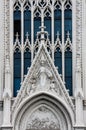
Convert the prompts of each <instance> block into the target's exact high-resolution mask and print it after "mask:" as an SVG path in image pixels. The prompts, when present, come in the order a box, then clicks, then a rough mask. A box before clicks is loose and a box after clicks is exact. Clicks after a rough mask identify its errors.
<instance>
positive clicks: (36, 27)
mask: <svg viewBox="0 0 86 130" xmlns="http://www.w3.org/2000/svg"><path fill="white" fill-rule="evenodd" d="M40 26H41V18H40V17H39V16H38V15H37V16H36V17H35V18H34V40H36V38H37V32H39V31H40Z"/></svg>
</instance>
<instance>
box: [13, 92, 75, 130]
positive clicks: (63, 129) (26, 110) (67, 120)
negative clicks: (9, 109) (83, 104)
mask: <svg viewBox="0 0 86 130" xmlns="http://www.w3.org/2000/svg"><path fill="white" fill-rule="evenodd" d="M44 106H45V108H46V109H48V110H49V111H50V112H51V113H53V115H55V116H56V119H57V121H58V122H59V123H58V124H59V128H60V130H72V129H73V128H72V126H73V125H74V117H73V113H71V110H70V109H69V108H68V106H66V105H65V103H64V102H63V101H62V100H60V99H59V98H57V97H55V96H54V95H52V94H49V93H45V92H41V93H38V94H34V95H33V96H31V97H29V98H27V99H25V100H24V101H22V103H21V104H20V105H19V107H18V108H17V111H16V112H14V113H15V114H14V115H15V116H14V117H13V119H14V120H13V126H14V130H20V129H21V130H22V129H23V130H26V124H27V121H28V120H29V119H31V114H32V115H33V113H34V112H35V111H36V110H37V111H38V109H40V107H44ZM25 122H26V124H25ZM58 130H59V129H58Z"/></svg>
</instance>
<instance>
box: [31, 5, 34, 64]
mask: <svg viewBox="0 0 86 130" xmlns="http://www.w3.org/2000/svg"><path fill="white" fill-rule="evenodd" d="M33 11H34V10H33V6H31V63H32V61H33V57H34V48H33V47H34V15H33Z"/></svg>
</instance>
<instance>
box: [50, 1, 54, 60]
mask: <svg viewBox="0 0 86 130" xmlns="http://www.w3.org/2000/svg"><path fill="white" fill-rule="evenodd" d="M52 2H53V4H52V18H51V19H52V60H53V62H54V1H52Z"/></svg>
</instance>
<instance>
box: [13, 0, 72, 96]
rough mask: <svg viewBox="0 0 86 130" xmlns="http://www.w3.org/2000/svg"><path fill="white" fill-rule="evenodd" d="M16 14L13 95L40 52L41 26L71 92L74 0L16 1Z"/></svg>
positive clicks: (56, 63) (56, 64) (46, 42)
mask: <svg viewBox="0 0 86 130" xmlns="http://www.w3.org/2000/svg"><path fill="white" fill-rule="evenodd" d="M13 16H14V17H13V18H14V28H13V30H14V36H13V39H14V43H13V46H14V51H13V55H14V75H13V79H14V80H13V81H14V96H16V95H17V91H18V90H19V86H20V85H19V84H20V82H22V81H23V80H24V75H26V74H27V71H28V69H29V67H30V66H31V63H32V62H33V59H34V57H35V56H36V53H37V51H38V48H39V45H40V35H39V32H40V31H41V26H42V25H44V31H45V32H46V35H45V44H46V47H47V50H48V52H49V54H50V56H51V58H52V60H53V62H54V64H55V66H56V68H57V70H58V72H59V74H61V78H62V80H63V82H64V84H65V86H66V88H67V89H68V91H69V94H70V95H72V2H71V0H64V1H62V0H32V1H30V0H24V1H22V2H21V1H20V0H16V2H15V3H14V11H13ZM19 66H20V67H19ZM18 69H19V71H18ZM17 73H18V75H17Z"/></svg>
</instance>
